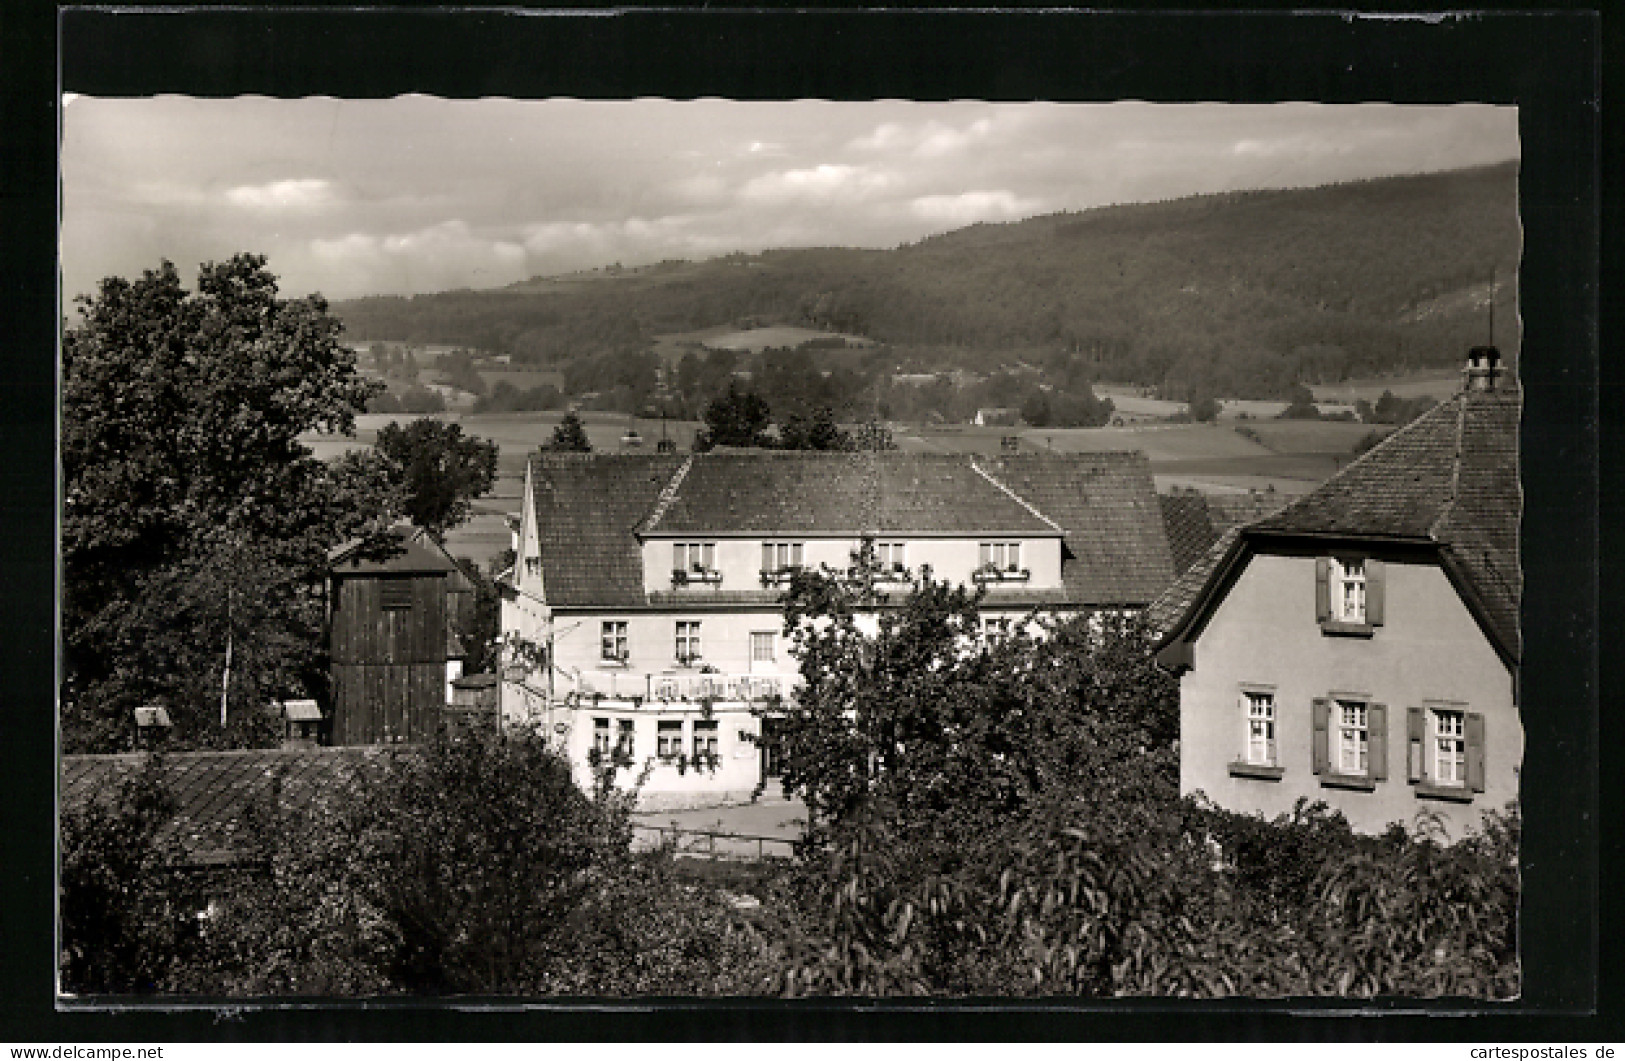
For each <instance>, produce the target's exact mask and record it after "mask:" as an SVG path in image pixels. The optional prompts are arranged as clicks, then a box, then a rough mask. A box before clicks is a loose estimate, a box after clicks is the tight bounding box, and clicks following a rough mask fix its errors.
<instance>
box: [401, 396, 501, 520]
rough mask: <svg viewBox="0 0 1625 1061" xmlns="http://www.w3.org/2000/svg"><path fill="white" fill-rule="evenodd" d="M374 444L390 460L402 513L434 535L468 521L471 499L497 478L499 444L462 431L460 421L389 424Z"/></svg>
mask: <svg viewBox="0 0 1625 1061" xmlns="http://www.w3.org/2000/svg"><path fill="white" fill-rule="evenodd" d="M374 448H376V449H377V450H378V452H379V453H381V454H383V455H384V456H385V457H387V458H389V460H390V461H391V462H392V467H393V468H394V470H395V475H396V478H397V479H398V481H399V483H400V486H401V489H402V492H403V495H404V497H403V507H404V510H405V512H406V515H407V516H409V517H410V518H411V520H412V522H413V523H416V524H417V525H418V526H420V527H424V528H427V529H428V530H429V531H430V532H432V533H433V534H434V535H435V536H436V537H437V538H444V537H445V535H446V532H447V531H448V530H450V529H451V528H453V527H456V526H458V525H459V524H462V523H465V522H467V520H468V517H469V513H470V512H471V511H472V508H473V501H474V499H475V498H477V497H481V496H483V495H484V494H485V493H487V492H488V491H489V490H490V489H491V484H492V483H494V482H495V481H496V474H497V444H496V443H495V442H489V441H486V440H484V439H480V438H475V437H473V436H469V435H464V434H463V429H462V426H461V425H460V424H451V423H445V422H442V421H440V420H434V419H429V418H427V417H426V418H423V419H419V420H413V421H410V422H409V423H408V424H407V425H406V426H405V427H402V426H401V425H400V424H398V423H393V422H392V423H389V424H385V425H384V426H383V427H382V428H380V429H379V431H378V439H377V441H376V442H375V443H374Z"/></svg>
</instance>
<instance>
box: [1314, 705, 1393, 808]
mask: <svg viewBox="0 0 1625 1061" xmlns="http://www.w3.org/2000/svg"><path fill="white" fill-rule="evenodd" d="M1313 706H1314V744H1313V754H1314V767H1315V773H1317V774H1319V775H1320V780H1321V784H1323V785H1328V786H1331V787H1334V788H1356V789H1362V790H1365V791H1368V792H1369V791H1370V790H1371V789H1373V788H1375V787H1376V783H1377V782H1378V781H1383V780H1386V779H1387V777H1388V708H1387V707H1386V706H1384V705H1382V704H1375V703H1372V702H1371V701H1370V700H1369V699H1368V698H1366V696H1365V695H1364V694H1360V693H1334V694H1332V695H1331V696H1329V697H1323V698H1317V699H1316V700H1315V701H1314V705H1313Z"/></svg>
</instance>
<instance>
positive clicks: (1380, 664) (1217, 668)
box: [1151, 348, 1523, 838]
mask: <svg viewBox="0 0 1625 1061" xmlns="http://www.w3.org/2000/svg"><path fill="white" fill-rule="evenodd" d="M1519 409H1520V401H1519V395H1518V392H1517V390H1516V387H1515V385H1514V384H1512V383H1510V382H1509V381H1508V380H1506V379H1505V378H1504V376H1503V374H1502V371H1501V368H1500V365H1499V357H1498V355H1497V354H1496V352H1495V351H1494V350H1493V349H1491V348H1479V349H1475V350H1474V351H1473V354H1472V359H1471V360H1470V361H1469V365H1468V371H1467V374H1466V379H1465V385H1464V389H1463V390H1462V392H1461V393H1459V394H1457V395H1456V396H1455V397H1454V398H1452V399H1451V400H1449V401H1447V402H1444V403H1442V404H1441V405H1439V406H1437V407H1435V408H1434V409H1433V410H1431V411H1429V412H1428V413H1426V414H1424V415H1423V416H1422V417H1420V418H1419V419H1417V420H1416V421H1414V422H1413V423H1411V424H1410V425H1408V426H1406V427H1404V428H1402V429H1401V430H1399V431H1397V432H1395V433H1394V434H1393V435H1391V436H1390V437H1389V438H1387V439H1386V440H1384V441H1383V442H1382V443H1381V444H1379V445H1378V446H1377V447H1375V448H1374V449H1372V450H1371V451H1370V452H1369V453H1367V454H1365V455H1364V456H1362V457H1361V458H1360V459H1358V460H1356V461H1355V462H1353V463H1352V464H1350V465H1349V466H1348V467H1346V468H1344V469H1343V470H1342V471H1341V472H1340V473H1339V474H1337V475H1336V476H1334V477H1333V478H1331V479H1329V480H1327V481H1326V482H1325V483H1324V484H1322V485H1321V486H1320V487H1319V488H1318V489H1316V490H1314V491H1313V492H1311V493H1309V494H1307V495H1305V496H1304V497H1302V498H1300V499H1298V500H1297V501H1295V502H1293V503H1292V504H1289V505H1287V506H1285V507H1284V508H1282V509H1281V510H1280V511H1279V512H1276V513H1275V514H1273V515H1271V516H1267V517H1265V518H1263V519H1261V520H1258V521H1256V522H1253V523H1250V524H1248V525H1245V526H1242V527H1240V528H1238V529H1235V530H1232V531H1230V532H1228V533H1226V534H1225V535H1224V536H1223V537H1222V538H1221V539H1220V540H1219V541H1218V542H1217V543H1216V544H1215V545H1214V547H1213V548H1212V549H1211V550H1210V551H1209V552H1208V553H1207V555H1206V556H1205V557H1204V558H1203V559H1202V560H1201V561H1199V562H1197V563H1196V564H1195V565H1193V566H1192V567H1191V568H1190V569H1189V570H1188V571H1186V572H1185V573H1184V575H1182V576H1181V578H1180V579H1179V581H1178V582H1176V583H1175V584H1174V586H1173V587H1172V588H1171V589H1170V590H1169V591H1168V592H1167V593H1166V594H1165V595H1164V596H1163V597H1162V598H1161V599H1160V600H1158V601H1157V603H1156V604H1155V605H1153V607H1152V609H1151V618H1152V621H1153V623H1154V624H1155V625H1156V626H1157V627H1158V628H1159V629H1160V630H1161V631H1162V634H1161V638H1160V646H1159V659H1160V661H1161V662H1162V663H1163V665H1164V666H1166V667H1167V668H1169V669H1170V670H1172V671H1173V672H1174V673H1176V674H1178V675H1179V680H1180V748H1181V755H1180V788H1181V790H1182V791H1183V792H1184V793H1187V794H1190V793H1196V792H1201V793H1203V794H1205V795H1206V796H1207V797H1208V798H1210V799H1212V800H1214V801H1215V802H1216V803H1218V804H1219V805H1221V806H1224V807H1227V808H1230V809H1232V810H1239V811H1247V812H1260V813H1263V814H1264V815H1265V816H1267V817H1274V816H1276V815H1279V814H1285V813H1289V812H1290V811H1291V810H1292V808H1293V806H1294V804H1295V803H1296V802H1297V801H1298V800H1300V799H1308V800H1310V801H1311V802H1313V801H1325V802H1326V803H1328V804H1330V805H1331V806H1333V807H1335V808H1337V809H1338V810H1340V811H1342V812H1343V814H1344V815H1345V816H1346V817H1347V818H1348V819H1349V820H1350V822H1351V823H1352V824H1353V825H1354V826H1355V827H1356V828H1358V829H1361V830H1365V831H1372V832H1375V831H1379V830H1381V829H1383V828H1385V827H1386V826H1388V825H1389V824H1390V823H1394V822H1400V823H1403V824H1405V825H1406V826H1407V827H1412V828H1416V827H1426V826H1427V825H1429V824H1430V823H1433V822H1436V823H1438V824H1442V825H1443V826H1444V827H1445V829H1446V830H1447V832H1448V833H1449V835H1450V836H1451V837H1452V838H1459V837H1460V836H1461V835H1462V834H1463V832H1464V831H1465V830H1467V829H1468V828H1470V827H1473V826H1475V825H1476V824H1477V823H1478V822H1479V820H1480V818H1481V816H1482V813H1483V812H1484V811H1486V810H1501V809H1503V808H1504V807H1506V805H1507V804H1509V803H1511V802H1513V801H1515V800H1516V799H1517V797H1518V772H1519V764H1520V762H1521V761H1522V756H1523V727H1522V724H1521V722H1520V718H1519V706H1518V661H1519V653H1520V639H1519V625H1518V605H1519V600H1520V598H1521V588H1522V581H1521V573H1520V571H1521V569H1520V564H1519V558H1518V523H1519V517H1520V513H1521V510H1522V495H1521V491H1520V488H1519V483H1518V416H1519Z"/></svg>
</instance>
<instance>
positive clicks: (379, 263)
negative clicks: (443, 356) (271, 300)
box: [310, 218, 528, 293]
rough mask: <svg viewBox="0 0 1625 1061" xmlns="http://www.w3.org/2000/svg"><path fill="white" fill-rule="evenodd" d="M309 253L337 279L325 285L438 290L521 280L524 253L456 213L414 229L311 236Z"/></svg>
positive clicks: (511, 241) (364, 288)
mask: <svg viewBox="0 0 1625 1061" xmlns="http://www.w3.org/2000/svg"><path fill="white" fill-rule="evenodd" d="M310 253H311V255H312V257H313V258H314V259H315V260H316V261H317V263H319V265H320V266H321V267H322V269H323V271H324V272H326V273H327V274H328V275H329V276H330V277H331V278H333V279H335V280H336V281H337V282H336V283H334V284H330V285H324V286H327V287H329V289H337V290H349V289H357V288H359V289H361V290H368V289H372V290H393V291H403V292H414V293H415V292H427V291H440V290H444V289H446V288H452V287H468V286H478V287H492V286H500V285H502V284H508V283H513V282H514V281H516V280H522V279H524V278H525V277H526V276H527V275H528V273H527V272H526V262H527V255H526V251H525V248H524V246H523V245H522V244H520V243H518V242H515V241H514V240H511V239H503V238H499V237H494V236H487V235H481V234H479V233H476V232H474V231H473V230H471V229H470V228H469V227H468V224H467V223H466V222H464V221H463V220H461V219H460V218H453V219H452V220H450V221H442V222H440V223H439V224H435V225H430V226H429V227H427V228H423V229H419V230H417V231H414V232H404V233H390V234H386V235H372V234H369V233H365V232H351V233H348V234H346V235H344V236H340V237H338V238H335V239H314V240H311V242H310Z"/></svg>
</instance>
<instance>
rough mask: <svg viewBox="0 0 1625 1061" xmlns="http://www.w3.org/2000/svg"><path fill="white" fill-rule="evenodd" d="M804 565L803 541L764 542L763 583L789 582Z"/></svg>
mask: <svg viewBox="0 0 1625 1061" xmlns="http://www.w3.org/2000/svg"><path fill="white" fill-rule="evenodd" d="M801 567H802V543H801V542H763V543H762V584H763V585H770V584H772V583H776V582H788V581H789V580H790V576H791V575H792V574H794V573H795V572H796V571H799V570H800V569H801Z"/></svg>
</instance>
